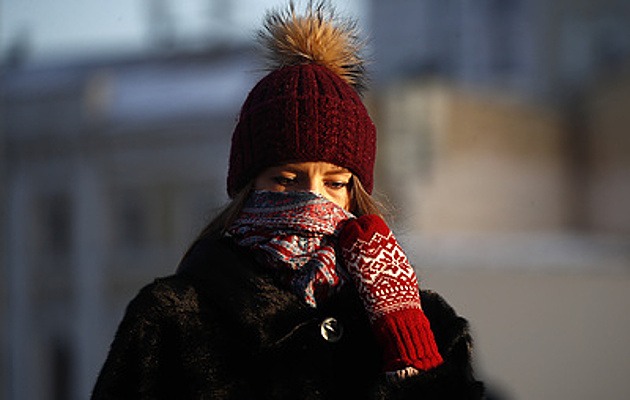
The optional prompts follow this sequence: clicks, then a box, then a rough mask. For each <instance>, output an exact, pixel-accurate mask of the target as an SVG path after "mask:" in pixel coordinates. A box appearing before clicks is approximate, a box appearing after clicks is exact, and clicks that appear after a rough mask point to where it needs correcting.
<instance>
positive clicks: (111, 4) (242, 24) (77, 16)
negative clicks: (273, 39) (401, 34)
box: [0, 0, 367, 61]
mask: <svg viewBox="0 0 630 400" xmlns="http://www.w3.org/2000/svg"><path fill="white" fill-rule="evenodd" d="M151 2H153V3H154V4H157V3H160V2H161V3H163V4H164V5H165V6H166V8H167V10H168V15H169V16H170V19H171V21H173V24H172V26H173V31H174V32H175V35H176V37H177V39H178V40H179V41H190V40H191V39H194V38H200V37H201V38H202V37H204V36H205V37H208V36H209V35H215V34H217V32H220V33H223V34H226V29H227V30H228V31H227V32H228V33H227V34H229V35H235V36H240V37H247V36H251V35H252V31H253V30H254V29H255V28H256V27H258V25H259V23H260V20H261V18H262V16H263V15H264V13H265V10H266V9H268V8H270V7H278V6H280V5H283V4H286V3H287V1H286V0H4V1H0V57H2V59H4V58H5V57H6V54H7V51H8V49H9V48H11V47H13V46H15V43H17V42H20V41H21V42H23V43H26V48H27V49H28V52H27V54H28V60H30V61H41V60H49V59H55V58H60V57H77V56H79V57H80V56H87V55H89V54H99V53H120V52H133V51H138V50H143V49H146V48H147V47H148V46H149V44H150V41H149V40H148V38H149V24H148V20H149V17H148V15H149V12H148V10H149V4H150V3H151ZM221 3H223V4H225V5H227V7H228V8H229V12H230V15H232V21H231V22H230V23H229V24H228V25H227V26H226V24H224V23H222V22H220V21H217V20H212V19H210V18H209V14H210V10H212V9H213V7H214V9H215V10H216V9H217V7H220V5H221ZM298 3H300V2H299V1H298ZM332 3H333V4H334V5H335V7H336V9H337V10H338V11H339V12H340V13H342V14H344V15H351V16H355V17H356V18H357V19H359V20H364V19H365V7H364V4H365V3H367V0H332Z"/></svg>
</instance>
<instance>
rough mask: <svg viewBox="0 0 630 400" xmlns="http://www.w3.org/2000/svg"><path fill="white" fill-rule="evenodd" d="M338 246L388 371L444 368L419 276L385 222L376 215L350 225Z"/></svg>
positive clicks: (358, 219)
mask: <svg viewBox="0 0 630 400" xmlns="http://www.w3.org/2000/svg"><path fill="white" fill-rule="evenodd" d="M339 244H340V247H341V254H342V257H343V261H344V263H345V266H346V268H347V270H348V272H349V274H350V275H351V276H352V279H353V281H354V283H355V285H356V287H357V289H358V291H359V295H360V296H361V299H362V301H363V305H364V306H365V309H366V311H367V314H368V316H369V318H370V322H371V324H372V328H373V331H374V334H375V336H376V339H377V341H378V342H379V343H380V345H381V346H382V348H383V360H384V363H385V365H384V370H385V371H386V372H392V371H401V370H405V369H408V368H409V367H412V368H415V369H418V370H428V369H430V368H433V367H436V366H438V365H440V364H441V363H442V357H441V356H440V353H439V352H438V349H437V345H436V343H435V338H434V337H433V332H432V331H431V327H430V325H429V320H428V319H427V318H426V316H425V315H424V312H422V307H421V304H420V294H419V290H418V280H417V278H416V274H415V272H414V270H413V267H412V266H411V265H410V264H409V261H408V259H407V256H406V255H405V253H404V252H403V250H402V248H401V247H400V245H399V244H398V242H397V241H396V238H395V237H394V235H393V233H392V231H391V230H390V229H389V227H388V226H387V224H386V223H385V221H383V219H382V218H380V217H379V216H377V215H364V216H361V217H359V218H357V219H353V220H350V221H348V222H347V223H346V225H345V226H344V227H343V229H342V231H341V233H340V236H339Z"/></svg>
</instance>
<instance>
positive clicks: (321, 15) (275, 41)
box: [258, 1, 366, 93]
mask: <svg viewBox="0 0 630 400" xmlns="http://www.w3.org/2000/svg"><path fill="white" fill-rule="evenodd" d="M258 37H259V40H260V41H261V43H262V45H263V49H264V50H265V51H266V58H267V63H268V65H267V67H268V69H269V70H275V69H279V68H282V67H284V66H288V65H299V64H308V63H314V64H318V65H322V66H324V67H327V68H328V69H330V70H331V71H333V72H334V73H335V74H337V75H338V76H339V77H341V78H342V79H343V80H344V81H345V82H347V83H348V84H349V85H351V86H353V87H354V88H355V90H356V91H357V92H359V93H361V92H362V90H364V89H365V87H366V82H365V80H366V79H365V62H364V60H363V58H362V57H361V55H360V52H361V50H362V49H363V47H364V44H363V42H361V41H360V40H359V38H358V35H357V25H356V22H355V21H353V20H345V19H344V20H341V19H339V18H338V17H337V16H336V15H335V13H334V10H333V8H332V6H331V5H330V4H329V2H327V1H318V2H317V3H314V2H312V1H309V2H308V5H307V6H306V12H305V13H304V14H303V15H299V14H298V13H297V12H296V9H295V4H294V3H293V2H290V3H289V7H288V10H284V11H278V10H275V11H271V12H269V13H268V14H267V16H266V18H265V22H264V26H263V29H262V30H261V31H260V32H259V35H258Z"/></svg>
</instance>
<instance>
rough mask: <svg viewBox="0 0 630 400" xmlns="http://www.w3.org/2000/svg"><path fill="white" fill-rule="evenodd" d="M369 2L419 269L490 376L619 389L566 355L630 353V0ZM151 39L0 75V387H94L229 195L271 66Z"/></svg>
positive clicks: (393, 165) (384, 139)
mask: <svg viewBox="0 0 630 400" xmlns="http://www.w3.org/2000/svg"><path fill="white" fill-rule="evenodd" d="M158 3H159V2H155V4H158ZM367 3H368V4H370V7H371V9H370V11H369V14H371V15H372V28H371V29H370V31H371V32H372V33H371V36H372V41H371V43H372V46H373V50H374V58H375V60H374V63H373V65H371V66H370V68H371V69H372V68H373V69H374V70H375V73H374V75H373V78H374V81H373V87H374V89H373V90H372V91H371V92H370V93H369V96H368V98H367V100H368V103H369V106H370V111H371V113H372V115H373V117H374V119H375V121H376V123H377V125H378V128H379V158H378V163H377V168H378V171H377V181H376V191H377V192H379V193H381V194H383V195H384V196H385V197H387V198H388V199H389V200H390V202H391V204H392V205H393V206H394V215H393V217H394V221H395V223H396V228H397V231H398V232H399V234H400V237H401V239H402V240H404V241H405V242H406V248H407V249H408V251H409V252H410V253H411V256H412V258H413V260H414V261H415V262H416V263H418V265H419V266H420V267H421V268H423V269H426V273H422V274H420V275H421V276H428V278H429V279H430V283H431V284H434V286H435V287H434V288H436V289H439V290H440V291H443V292H444V293H443V294H445V295H446V297H447V299H449V301H452V303H453V305H455V306H456V308H457V309H458V310H459V311H461V312H462V313H463V314H464V315H466V316H467V317H470V319H471V321H472V323H473V329H475V330H476V331H477V332H478V333H479V337H478V338H477V340H478V343H479V349H480V358H481V360H480V361H481V364H482V367H484V368H483V369H482V371H483V372H484V373H486V374H487V376H488V377H490V378H491V379H490V383H491V385H492V384H494V383H496V382H498V383H499V384H500V385H505V387H506V393H508V395H506V398H514V397H510V396H509V394H512V395H515V396H519V395H521V397H516V398H523V399H527V398H536V399H546V398H554V399H556V398H563V397H562V394H563V392H562V391H561V390H562V389H558V388H555V387H553V384H554V378H555V376H553V375H554V374H555V373H556V372H557V371H556V370H555V369H554V368H558V369H560V368H563V372H566V373H567V374H569V375H570V377H571V378H572V379H573V381H575V382H578V383H577V384H576V385H577V386H576V387H577V389H576V390H574V391H572V392H571V393H572V394H574V395H573V396H572V397H566V396H565V397H564V398H571V399H576V398H579V396H577V395H575V394H576V393H577V392H580V391H581V393H582V394H583V395H588V396H590V397H595V396H591V395H590V394H589V393H591V394H592V393H594V391H598V390H600V389H601V392H600V393H601V394H603V397H606V394H609V395H610V396H608V398H616V397H619V398H622V397H623V396H622V395H621V394H620V393H621V392H622V391H623V390H624V387H625V386H624V385H623V384H619V381H620V380H619V379H618V376H619V374H618V373H615V372H611V371H607V375H606V376H604V377H602V379H601V380H600V381H601V383H599V384H593V383H592V382H587V380H586V379H585V377H586V376H588V375H587V374H588V373H589V370H588V369H586V368H584V369H580V368H579V367H580V365H581V364H579V362H566V361H565V359H564V358H563V357H564V356H566V353H569V352H570V353H571V356H572V357H569V358H568V359H569V360H575V358H579V357H578V355H579V356H583V357H587V358H588V359H589V363H590V364H592V365H593V366H595V367H602V366H606V365H607V364H611V363H612V365H614V366H615V367H616V368H618V369H619V370H621V371H627V368H625V367H630V366H628V365H627V364H628V361H627V360H630V357H626V355H628V350H627V348H628V347H627V346H625V347H622V346H623V345H622V346H619V347H620V348H617V347H615V348H614V349H612V347H611V346H617V345H618V343H620V342H621V343H623V342H625V337H627V335H625V333H626V332H630V321H628V317H627V316H626V314H627V313H626V312H625V305H626V304H627V301H628V300H629V299H628V296H629V295H628V293H630V290H626V289H627V288H628V284H629V282H630V279H629V274H628V272H629V271H628V269H627V267H628V265H629V264H630V245H629V243H630V239H629V237H630V213H628V212H627V211H626V209H627V204H630V189H629V187H628V186H629V182H630V165H629V161H628V160H629V159H630V157H629V154H630V146H629V143H628V135H627V134H626V131H625V130H624V128H625V127H627V126H628V125H629V124H628V122H630V121H628V115H629V114H628V113H627V111H626V109H627V105H628V104H630V103H629V101H630V99H629V97H630V73H629V72H628V70H627V66H628V55H629V54H630V34H629V30H630V25H628V24H627V21H628V20H630V18H629V17H630V13H629V7H628V4H626V3H628V2H627V1H623V0H616V1H615V0H604V1H594V0H581V1H560V2H557V1H556V2H545V1H542V0H528V1H526V0H481V1H475V2H472V1H465V0H459V1H444V0H425V1H413V0H390V1H371V2H367ZM225 4H227V3H225ZM158 11H159V10H158ZM158 14H159V13H158ZM159 15H161V14H159ZM156 37H157V39H159V40H160V42H161V43H162V42H163V43H162V45H164V44H169V46H170V45H172V46H173V47H171V48H170V53H168V54H167V55H160V56H145V57H131V58H123V59H100V60H92V61H83V62H79V63H71V64H58V65H48V66H35V67H28V66H23V67H18V66H16V67H11V68H5V69H4V70H3V71H2V72H1V73H0V84H1V86H0V111H1V112H2V115H1V119H0V195H1V196H2V197H1V200H0V201H2V203H0V206H2V214H0V215H1V218H2V231H0V239H1V242H0V251H1V252H2V254H3V257H2V258H1V259H0V262H1V263H2V265H1V267H2V268H0V280H1V281H2V282H6V284H4V285H1V286H0V305H2V306H3V307H2V308H1V310H0V343H1V344H2V347H1V349H0V356H1V363H2V364H1V366H2V370H1V373H0V386H1V387H5V388H6V390H4V391H3V393H0V398H2V396H3V395H6V398H7V399H10V400H13V399H31V398H36V399H42V400H46V399H83V398H85V397H86V396H87V394H88V393H89V390H90V389H91V387H92V385H93V383H94V379H95V377H96V374H97V372H98V368H99V367H100V366H101V364H102V362H103V361H104V358H105V355H106V351H107V347H108V345H109V343H110V342H111V340H112V338H113V334H114V331H115V328H116V326H117V324H118V322H119V320H120V317H121V316H122V313H123V311H124V307H125V306H126V304H127V303H128V301H129V300H130V299H131V298H132V297H133V296H134V295H135V293H136V292H137V290H138V289H139V288H140V287H141V286H142V285H144V284H146V283H148V282H149V281H150V280H152V279H153V278H154V277H156V276H159V275H163V274H167V273H170V272H172V271H173V269H174V268H175V266H176V264H177V262H178V260H179V258H180V257H181V255H182V253H183V251H185V249H186V246H187V245H188V244H189V243H190V241H191V240H192V239H193V238H194V236H195V235H196V234H197V232H198V231H199V229H200V228H201V227H202V226H203V225H204V223H205V222H206V220H207V218H208V217H209V214H210V213H211V212H212V210H213V209H215V208H216V207H218V206H220V205H222V204H223V203H224V202H225V201H226V200H227V198H226V196H224V194H223V193H224V191H225V181H224V179H225V173H226V167H227V153H228V148H229V139H230V135H231V131H232V128H233V125H234V122H235V119H236V115H237V112H238V107H239V106H240V104H241V102H242V100H243V99H244V98H245V95H246V92H247V90H249V88H251V86H252V85H253V83H254V82H255V81H256V80H257V78H258V77H259V74H258V65H257V64H253V62H255V60H254V57H252V55H251V52H250V49H249V48H240V47H239V48H224V49H221V48H217V49H215V50H211V51H195V52H188V53H180V52H178V50H177V46H176V43H175V42H172V41H171V40H170V39H169V32H168V31H166V32H162V33H160V35H157V36H156ZM438 271H447V272H445V273H443V272H438ZM448 271H458V272H457V273H458V274H464V275H463V276H464V278H465V279H461V276H462V275H452V276H451V275H448ZM532 271H534V272H537V273H542V274H544V276H543V277H542V278H540V279H539V277H540V276H542V275H537V274H532V275H522V274H530V273H532ZM440 274H441V275H440ZM466 274H467V275H466ZM597 274H600V275H599V276H598V275H597ZM559 276H560V277H561V278H562V277H565V276H571V277H572V279H570V280H568V281H567V280H564V279H560V278H558V277H559ZM554 278H555V279H554ZM496 282H499V285H496V284H495V283H496ZM534 286H536V287H541V288H542V289H541V290H539V291H537V290H536V288H534ZM523 288H527V291H525V293H523V291H524V289H523ZM519 290H522V291H519ZM514 293H516V294H518V295H520V296H521V297H516V296H512V294H514ZM585 293H586V295H585ZM604 295H606V296H604ZM525 296H528V297H529V298H530V299H531V300H529V299H528V301H527V304H528V305H530V306H529V307H524V306H523V304H522V302H524V301H523V300H522V298H523V297H525ZM556 296H557V297H561V299H560V300H561V302H560V303H561V305H562V306H563V307H564V308H562V310H560V309H559V308H557V307H554V306H550V305H549V304H550V303H546V301H551V302H553V301H555V300H557V297H556ZM585 296H586V297H588V298H587V299H585ZM596 296H600V297H597V298H596ZM4 303H6V307H5V304H4ZM613 305H616V306H617V308H614V309H611V307H613ZM501 306H504V308H501ZM604 306H607V307H608V308H604ZM598 307H601V309H600V308H598ZM541 309H542V311H541ZM519 310H522V311H523V312H525V313H526V315H527V316H528V318H529V320H528V321H527V322H528V323H527V325H526V326H525V329H523V326H522V325H520V323H521V321H522V320H523V319H524V318H522V316H521V315H519V314H518V313H519ZM583 310H588V312H589V316H585V315H584V312H583ZM602 310H606V312H604V311H602ZM545 312H546V314H545ZM538 313H542V314H543V317H544V318H543V317H539V315H538ZM592 315H594V316H595V317H591V316H592ZM593 318H595V319H593ZM624 318H625V319H624ZM558 321H560V322H562V324H563V325H554V326H553V327H552V329H551V330H552V332H551V335H550V334H549V329H548V328H549V325H551V324H554V323H558V324H559V323H560V322H558ZM592 321H595V323H591V322H592ZM602 326H603V327H607V330H606V332H605V334H603V335H602V336H603V337H604V338H603V339H602V340H601V341H597V340H593V338H594V337H598V336H599V335H600V334H601V332H600V329H598V327H602ZM578 330H579V331H578ZM504 334H505V335H507V337H504ZM519 335H520V336H519ZM545 335H547V336H545ZM514 340H517V341H518V340H522V342H520V343H519V346H520V347H519V348H518V352H517V351H516V350H515V349H512V348H509V346H510V345H511V343H512V342H513V341H514ZM558 348H560V350H558ZM556 350H557V351H563V352H564V353H562V354H560V355H559V356H557V359H556V358H554V359H552V358H551V357H549V359H545V360H544V361H545V362H544V363H540V359H536V357H538V356H541V353H543V354H542V356H543V357H545V356H547V355H548V354H544V352H545V351H547V352H548V353H551V352H552V351H556ZM515 354H518V356H519V357H520V358H519V362H516V363H515V362H514V359H515V358H516V357H515V356H514V355H515ZM574 354H575V355H574ZM602 354H605V355H606V356H607V358H603V356H602ZM554 356H555V354H554ZM620 360H621V361H620ZM623 360H626V361H623ZM624 362H625V364H624ZM541 364H542V365H541ZM558 366H559V367H558ZM599 369H600V370H605V369H606V368H605V367H604V368H599ZM524 370H526V371H527V372H528V373H529V375H527V374H524ZM536 373H540V374H543V376H544V377H545V378H548V379H546V380H545V379H540V377H539V376H537V375H536ZM579 382H583V383H582V385H585V386H586V385H588V387H586V388H580V386H579ZM555 383H558V382H555ZM558 386H559V387H560V386H561V387H564V385H563V384H561V383H560V384H558ZM602 388H603V389H602ZM549 393H555V394H558V395H557V396H554V395H550V394H549ZM565 393H566V392H565ZM626 393H627V392H626ZM615 396H616V397H615ZM582 398H584V397H582Z"/></svg>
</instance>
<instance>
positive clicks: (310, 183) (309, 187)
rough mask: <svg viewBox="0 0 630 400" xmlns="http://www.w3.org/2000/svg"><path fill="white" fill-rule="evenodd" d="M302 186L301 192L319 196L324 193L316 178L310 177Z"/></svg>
mask: <svg viewBox="0 0 630 400" xmlns="http://www.w3.org/2000/svg"><path fill="white" fill-rule="evenodd" d="M301 186H302V187H301V188H300V190H303V191H308V192H313V193H317V194H320V195H321V194H323V192H322V185H321V184H320V182H319V181H318V180H317V179H315V178H314V177H308V178H307V179H305V180H304V181H303V184H302V185H301Z"/></svg>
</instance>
